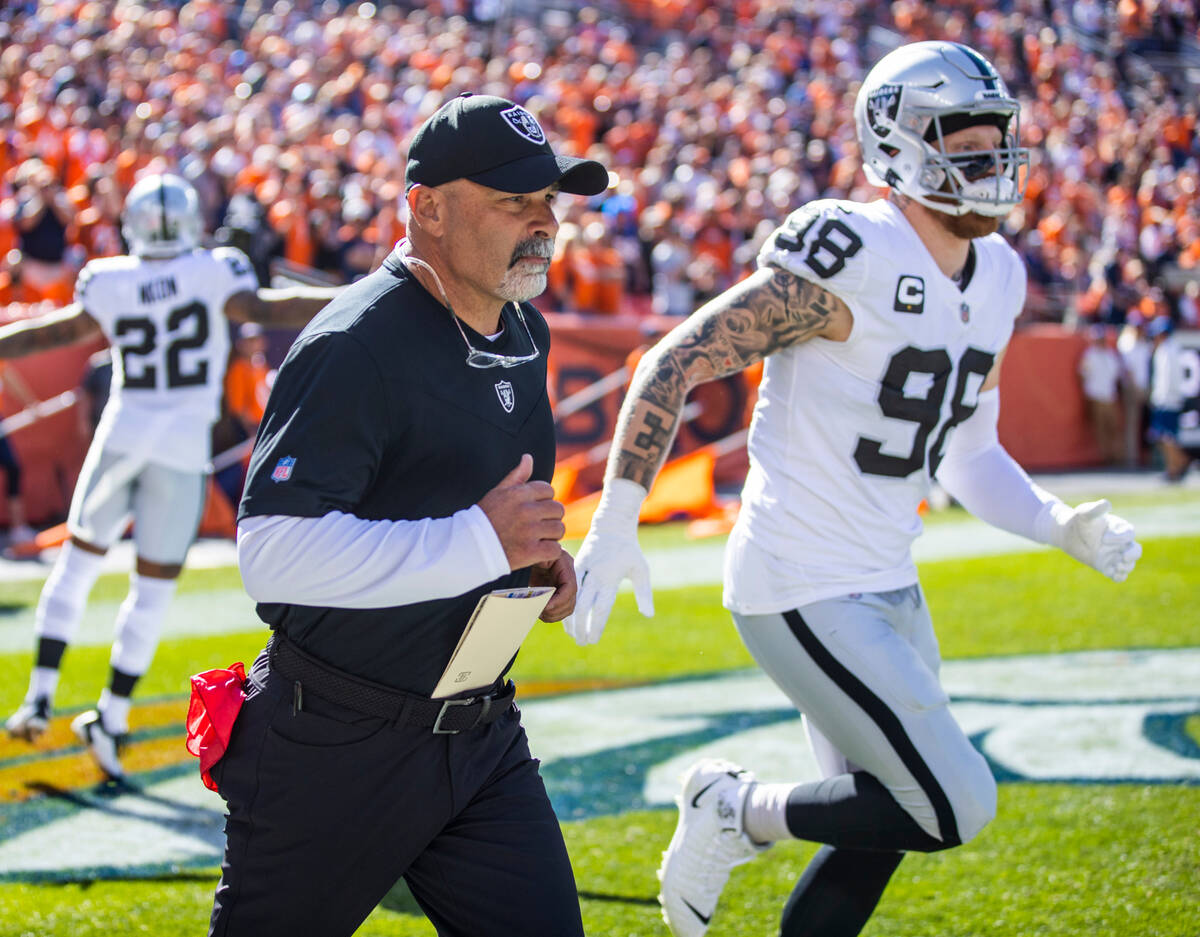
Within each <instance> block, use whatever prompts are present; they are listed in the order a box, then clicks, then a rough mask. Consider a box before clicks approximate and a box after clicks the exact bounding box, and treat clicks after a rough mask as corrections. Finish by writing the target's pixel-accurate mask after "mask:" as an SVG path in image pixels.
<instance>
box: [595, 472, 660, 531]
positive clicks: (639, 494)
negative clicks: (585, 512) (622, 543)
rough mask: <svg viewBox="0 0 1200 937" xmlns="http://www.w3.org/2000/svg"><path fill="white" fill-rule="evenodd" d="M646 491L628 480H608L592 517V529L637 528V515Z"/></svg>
mask: <svg viewBox="0 0 1200 937" xmlns="http://www.w3.org/2000/svg"><path fill="white" fill-rule="evenodd" d="M647 493H648V492H647V491H646V489H645V488H643V487H642V486H641V485H639V484H638V483H637V482H635V481H632V480H631V479H628V478H610V479H609V480H608V481H606V482H605V483H604V491H603V492H602V493H601V495H600V503H599V504H598V505H597V506H596V513H595V514H594V515H593V516H592V528H593V529H598V528H601V527H606V528H612V527H622V528H629V527H637V520H638V514H640V513H641V510H642V502H643V501H645V500H646V495H647Z"/></svg>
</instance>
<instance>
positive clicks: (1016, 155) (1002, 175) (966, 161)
mask: <svg viewBox="0 0 1200 937" xmlns="http://www.w3.org/2000/svg"><path fill="white" fill-rule="evenodd" d="M918 113H919V112H918ZM1020 120H1021V118H1020V114H1019V113H1018V112H1017V110H1016V108H1012V109H1006V110H1005V111H996V110H986V111H985V110H975V109H972V110H968V111H958V112H956V113H953V114H941V113H937V112H934V113H931V114H929V123H928V127H927V129H926V130H925V133H924V134H923V137H922V142H924V143H925V144H926V147H925V159H924V162H923V163H922V166H921V173H920V177H919V178H920V180H921V182H922V184H923V187H924V188H925V189H927V190H929V189H933V190H936V193H937V194H930V195H928V196H927V197H928V199H929V200H928V201H926V197H925V196H926V193H924V192H922V193H918V194H916V195H913V197H914V198H916V199H917V200H918V201H920V202H921V203H922V204H924V205H927V206H928V207H930V208H934V209H936V210H937V211H943V212H948V213H949V214H953V215H963V214H966V213H967V212H972V211H973V212H978V213H979V214H981V215H987V216H989V217H1002V216H1004V215H1007V214H1008V213H1009V212H1010V211H1011V210H1012V209H1013V208H1014V207H1015V206H1017V205H1018V204H1020V202H1021V199H1022V198H1023V197H1024V192H1025V178H1026V177H1027V175H1028V171H1029V149H1028V148H1027V147H1021V146H1018V145H1017V140H1018V139H1020ZM980 124H987V125H993V126H996V127H998V128H999V130H1000V133H1001V139H1000V145H999V146H997V147H994V148H992V149H986V150H967V151H960V152H957V153H947V152H945V150H946V137H948V136H950V135H951V134H953V133H956V132H957V131H959V130H963V129H965V128H966V127H971V126H977V125H980ZM906 194H911V193H906Z"/></svg>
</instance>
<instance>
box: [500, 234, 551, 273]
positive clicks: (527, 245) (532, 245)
mask: <svg viewBox="0 0 1200 937" xmlns="http://www.w3.org/2000/svg"><path fill="white" fill-rule="evenodd" d="M553 256H554V242H553V241H552V240H550V239H549V238H530V239H529V240H528V241H522V242H521V243H520V244H518V245H517V247H516V250H514V251H513V256H512V260H510V261H509V263H508V266H509V267H510V268H511V267H513V266H514V265H515V264H516V262H517V261H518V260H521V259H522V258H525V257H541V258H542V259H543V260H549V259H550V258H551V257H553Z"/></svg>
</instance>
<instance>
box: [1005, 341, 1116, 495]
mask: <svg viewBox="0 0 1200 937" xmlns="http://www.w3.org/2000/svg"><path fill="white" fill-rule="evenodd" d="M1085 347H1087V339H1086V338H1085V337H1084V336H1083V335H1082V334H1081V333H1078V332H1070V331H1067V330H1066V329H1064V328H1062V327H1061V326H1057V325H1035V326H1031V327H1029V328H1027V329H1023V330H1021V331H1020V332H1017V333H1016V334H1015V335H1014V336H1013V337H1012V341H1011V342H1009V345H1008V352H1007V353H1006V354H1005V356H1004V365H1003V366H1002V368H1001V371H1000V442H1001V443H1002V444H1003V445H1004V447H1005V448H1006V449H1007V450H1008V451H1009V453H1011V455H1012V457H1013V458H1014V459H1016V460H1017V462H1019V463H1020V464H1021V465H1022V466H1024V467H1025V468H1026V469H1028V470H1031V471H1045V470H1053V469H1073V468H1082V467H1085V466H1090V465H1100V464H1101V463H1102V461H1103V460H1102V458H1101V455H1100V449H1099V447H1098V446H1097V445H1096V440H1095V437H1094V435H1093V433H1092V430H1091V428H1090V427H1089V426H1088V422H1087V409H1086V406H1085V404H1084V399H1083V390H1082V388H1081V387H1080V383H1079V376H1078V375H1077V374H1076V369H1077V368H1078V366H1079V359H1080V357H1082V355H1083V350H1084V348H1085Z"/></svg>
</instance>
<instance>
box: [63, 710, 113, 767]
mask: <svg viewBox="0 0 1200 937" xmlns="http://www.w3.org/2000/svg"><path fill="white" fill-rule="evenodd" d="M71 731H72V732H74V733H75V737H76V738H77V739H79V741H81V742H83V744H84V745H86V746H87V750H88V754H90V755H91V756H92V761H94V762H96V764H97V765H98V766H99V767H100V770H101V771H103V772H104V773H105V774H106V775H108V776H109V778H111V779H112V780H114V781H120V780H121V779H122V778H124V777H125V769H124V768H122V767H121V759H120V752H121V748H122V747H123V746H124V745H125V735H124V734H121V735H113V734H112V733H111V732H109V731H108V730H107V729H106V728H104V722H103V721H102V720H101V719H100V713H98V712H97V711H96V710H94V709H89V710H88V711H87V712H82V713H80V714H79V715H78V716H76V717H75V718H74V719H72V720H71Z"/></svg>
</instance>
